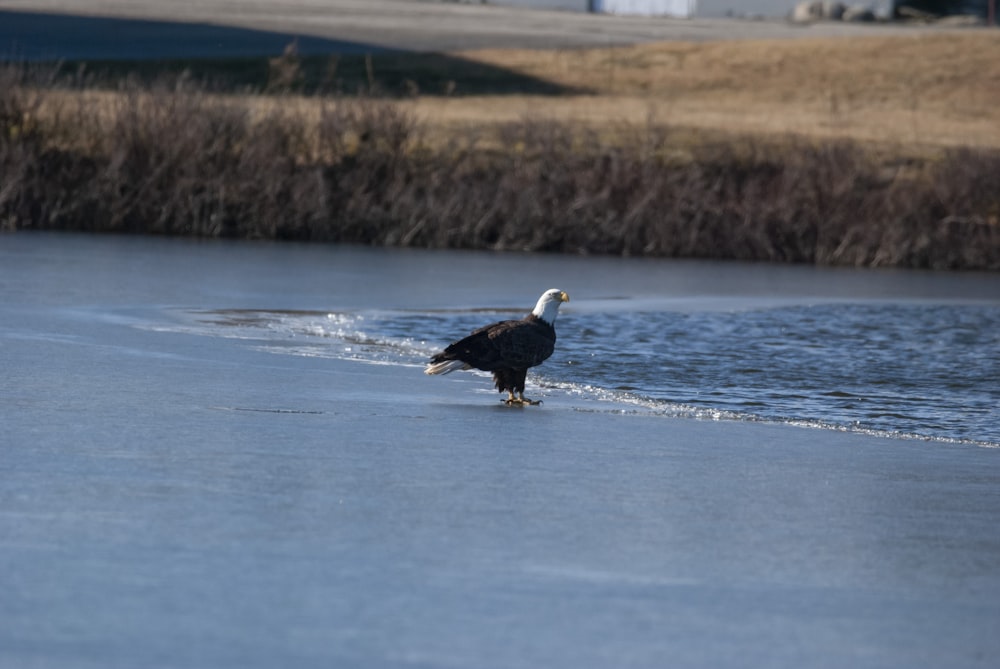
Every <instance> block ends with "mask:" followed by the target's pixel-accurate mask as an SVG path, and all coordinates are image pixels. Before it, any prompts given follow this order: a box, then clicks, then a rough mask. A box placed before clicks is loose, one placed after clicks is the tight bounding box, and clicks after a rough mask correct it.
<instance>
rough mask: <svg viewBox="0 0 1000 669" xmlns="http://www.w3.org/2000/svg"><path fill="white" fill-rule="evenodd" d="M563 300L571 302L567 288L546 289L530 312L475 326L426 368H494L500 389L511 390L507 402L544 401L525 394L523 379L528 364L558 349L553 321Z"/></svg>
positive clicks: (447, 370) (436, 371) (431, 370)
mask: <svg viewBox="0 0 1000 669" xmlns="http://www.w3.org/2000/svg"><path fill="white" fill-rule="evenodd" d="M563 302H569V295H567V294H566V292H565V291H562V290H559V289H558V288H553V289H551V290H547V291H545V292H544V293H542V296H541V297H540V298H538V304H536V305H535V308H534V309H533V310H532V311H531V313H530V314H528V315H527V316H525V317H524V318H522V319H521V320H511V321H500V322H499V323H493V324H492V325H487V326H486V327H482V328H479V329H478V330H473V332H472V334H470V335H469V336H468V337H466V338H464V339H460V340H459V341H456V342H455V343H453V344H451V345H449V346H448V348H446V349H445V350H444V351H442V352H441V353H438V354H437V355H435V356H434V357H433V358H431V361H430V364H428V365H427V369H425V370H424V372H425V373H426V374H448V373H450V372H454V371H455V370H456V369H472V368H476V369H481V370H483V371H484V372H493V382H494V383H495V384H496V387H497V390H498V391H500V392H501V393H502V392H504V391H506V392H507V394H508V396H507V399H506V400H504V402H505V403H506V404H507V405H508V406H525V405H532V404H541V402H540V401H535V400H530V399H528V398H526V397H525V396H524V380H525V377H526V376H527V374H528V368H529V367H534V366H536V365H540V364H542V363H543V362H544V361H545V360H546V359H547V358H548V357H549V356H550V355H552V351H553V350H555V346H556V329H555V327H554V325H555V322H556V315H557V314H558V313H559V305H560V304H562V303H563ZM515 394H516V395H517V396H516V397H515Z"/></svg>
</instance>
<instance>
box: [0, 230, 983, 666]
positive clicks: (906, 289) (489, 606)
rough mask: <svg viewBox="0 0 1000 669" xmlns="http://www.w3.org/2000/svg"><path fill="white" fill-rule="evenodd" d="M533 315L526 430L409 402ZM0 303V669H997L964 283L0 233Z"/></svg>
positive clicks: (978, 292)
mask: <svg viewBox="0 0 1000 669" xmlns="http://www.w3.org/2000/svg"><path fill="white" fill-rule="evenodd" d="M549 287H560V288H563V289H565V290H567V291H568V292H569V293H570V294H571V296H572V302H571V303H569V304H568V305H564V310H563V313H562V314H561V315H560V317H559V321H558V322H557V329H558V331H559V343H558V346H557V350H556V353H555V355H554V356H553V357H552V359H551V360H549V361H548V362H547V363H546V364H545V365H543V366H542V367H541V368H540V369H539V370H538V373H537V374H534V375H532V376H531V377H530V379H529V388H528V390H529V394H531V395H534V396H537V397H540V398H542V399H543V400H544V404H543V405H542V406H540V407H531V408H527V409H523V410H516V409H508V408H506V407H503V406H502V405H501V404H500V403H499V402H498V396H497V394H496V393H495V392H494V391H493V390H492V388H491V384H490V381H489V379H488V378H484V377H483V376H478V375H474V374H469V373H463V374H452V375H450V376H448V377H444V378H441V377H427V376H425V375H424V374H423V373H422V366H423V363H424V361H425V360H426V357H427V356H428V355H429V353H430V352H432V351H434V350H436V349H438V348H439V347H441V346H443V345H445V344H446V343H448V341H450V339H452V338H454V337H457V336H459V335H461V334H463V333H464V332H466V331H467V330H469V329H471V328H473V327H475V326H478V325H480V324H482V323H483V322H485V321H489V320H492V319H495V318H501V317H509V316H511V315H513V314H518V313H522V312H523V311H524V310H526V309H527V308H529V307H530V306H531V304H532V303H533V302H534V300H535V299H536V298H537V296H538V294H540V293H541V291H542V290H543V289H545V288H549ZM0 293H2V295H3V300H2V301H0V368H2V370H3V376H2V377H0V407H2V408H0V422H2V426H3V430H2V431H0V587H2V590H3V599H2V604H0V666H11V667H22V666H30V667H53V668H56V667H58V668H59V669H66V668H77V667H102V668H104V667H136V666H142V667H176V666H185V667H206V668H208V667H211V668H213V669H217V668H219V667H240V669H246V668H248V667H261V668H263V667H274V666H296V667H330V666H352V667H497V668H498V669H499V668H500V667H503V668H510V667H538V666H545V667H573V668H574V669H577V668H588V667H594V668H595V669H596V668H598V667H607V666H632V667H650V668H653V667H663V666H675V665H676V666H692V667H694V666H698V667H702V666H703V667H713V668H715V667H744V666H771V667H789V668H791V667H796V668H797V667H802V666H809V667H843V666H852V667H884V666H907V667H927V668H928V669H930V668H932V667H934V668H936V667H941V666H948V667H993V666H995V665H996V663H997V660H998V659H1000V640H998V638H997V635H996V629H997V626H998V624H1000V535H998V533H997V529H996V528H997V527H1000V459H998V455H1000V449H998V448H993V447H991V446H994V445H995V444H996V443H997V441H998V439H997V424H996V423H997V418H996V414H997V411H996V410H997V405H996V404H997V388H996V384H995V381H994V379H995V378H997V373H996V365H997V356H996V343H997V339H996V332H997V331H998V330H997V318H998V317H997V310H998V308H1000V307H998V304H997V303H998V296H1000V278H998V277H996V276H992V275H975V274H969V275H953V274H929V273H911V272H879V271H852V270H826V269H815V268H806V267H775V266H765V265H741V264H714V263H697V262H660V261H641V260H622V259H594V258H564V257H552V256H518V255H494V254H481V253H448V252H415V251H392V250H377V249H360V248H338V247H327V246H302V245H292V244H288V245H280V244H270V243H266V244H254V243H229V242H196V241H191V240H165V239H149V238H118V237H108V236H94V237H88V236H80V235H54V234H53V235H50V234H41V235H33V234H21V233H18V234H14V235H6V236H0ZM887 437H888V438H887ZM900 437H905V438H900Z"/></svg>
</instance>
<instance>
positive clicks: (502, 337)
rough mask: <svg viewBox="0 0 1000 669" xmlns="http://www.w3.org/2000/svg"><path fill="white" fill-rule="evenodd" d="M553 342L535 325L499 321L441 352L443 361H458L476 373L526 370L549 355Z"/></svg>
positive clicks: (524, 322) (550, 337)
mask: <svg viewBox="0 0 1000 669" xmlns="http://www.w3.org/2000/svg"><path fill="white" fill-rule="evenodd" d="M554 349H555V339H554V338H553V337H552V336H551V335H548V334H547V333H546V332H545V330H544V329H543V328H542V327H541V326H539V325H538V324H536V323H531V322H528V321H500V322H499V323H493V324H492V325H487V326H486V327H482V328H479V329H478V330H474V331H473V332H472V334H470V335H469V336H468V337H466V338H464V339H461V340H459V341H457V342H455V343H454V344H451V345H450V346H449V347H448V348H446V349H445V350H444V354H443V356H440V357H441V358H443V359H450V360H454V359H458V360H461V361H462V362H465V363H467V364H469V365H472V366H473V367H475V368H477V369H481V370H484V371H488V372H490V371H493V370H496V369H501V368H513V369H526V368H528V367H534V366H535V365H538V364H541V363H542V361H543V360H545V359H546V358H548V357H549V356H550V355H552V351H553V350H554Z"/></svg>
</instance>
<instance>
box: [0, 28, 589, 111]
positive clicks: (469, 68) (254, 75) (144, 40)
mask: <svg viewBox="0 0 1000 669" xmlns="http://www.w3.org/2000/svg"><path fill="white" fill-rule="evenodd" d="M3 60H8V61H12V62H25V61H26V62H33V63H59V64H60V71H61V72H63V73H68V74H71V75H73V76H79V75H80V74H81V73H82V74H84V75H86V76H87V78H88V81H89V83H90V84H91V85H97V86H104V87H112V88H113V87H116V86H117V85H118V84H119V83H120V82H121V81H124V80H127V79H134V78H136V77H138V78H139V80H141V81H145V82H149V81H155V80H158V79H161V78H162V77H163V75H178V76H180V75H183V76H184V77H185V78H189V79H191V80H194V81H195V82H198V83H199V84H201V85H202V86H205V87H207V88H211V89H212V90H216V91H241V92H245V91H276V90H280V91H283V92H284V91H289V90H292V91H296V92H302V93H346V94H355V93H359V92H363V93H365V94H368V95H371V94H375V95H384V96H406V95H416V94H423V95H478V94H486V93H489V94H515V93H529V94H539V95H562V94H571V93H579V92H581V91H580V90H577V89H570V88H567V87H564V86H560V85H557V84H554V83H551V82H548V81H545V80H542V79H538V78H536V77H532V76H529V75H525V74H522V73H519V72H515V71H513V70H509V69H506V68H501V67H496V66H493V65H486V64H483V63H477V62H473V61H470V60H467V59H464V58H461V57H457V56H453V55H448V54H442V53H419V52H411V51H402V50H393V49H389V48H386V47H384V46H381V45H376V44H368V43H364V42H352V41H347V40H338V39H326V38H321V37H312V36H308V35H296V34H292V33H287V32H271V31H263V30H252V29H247V28H236V27H231V26H217V25H209V24H202V23H179V22H171V21H147V20H137V19H120V18H105V17H86V16H70V15H56V14H44V13H38V12H10V11H0V61H3Z"/></svg>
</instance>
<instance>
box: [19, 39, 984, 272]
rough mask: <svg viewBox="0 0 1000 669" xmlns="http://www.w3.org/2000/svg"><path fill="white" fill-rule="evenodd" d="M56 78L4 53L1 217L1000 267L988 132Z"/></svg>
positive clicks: (521, 246)
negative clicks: (950, 138) (830, 132)
mask: <svg viewBox="0 0 1000 669" xmlns="http://www.w3.org/2000/svg"><path fill="white" fill-rule="evenodd" d="M650 48H651V47H650ZM661 48H666V47H661ZM587 57H596V55H593V54H589V55H588V56H587ZM294 74H295V73H294V72H293V75H294ZM536 74H537V73H536ZM366 76H368V77H371V72H370V71H369V73H368V74H367V75H366ZM533 76H534V75H533ZM616 76H618V75H616ZM294 80H295V78H294V77H293V78H292V79H291V81H294ZM565 83H566V84H567V85H573V86H576V85H578V84H579V82H565ZM51 84H52V82H51V81H40V80H39V78H38V76H37V73H32V72H29V71H27V70H25V69H24V68H19V67H8V68H6V69H3V70H0V227H2V228H6V229H69V230H88V231H107V232H130V233H152V234H164V235H181V234H183V235H199V236H208V237H242V238H265V239H293V240H309V241H328V242H352V243H362V244H380V245H382V244H384V245H400V246H418V247H434V248H468V249H497V250H527V251H543V252H568V253H595V254H621V255H645V256H664V257H700V258H728V259H745V260H769V261H785V262H802V263H817V264H830V265H855V266H892V267H914V268H935V269H987V270H1000V188H997V185H996V184H997V183H998V182H1000V152H998V151H997V150H996V149H991V148H988V147H987V148H970V147H964V146H960V145H954V146H944V147H942V146H940V145H937V146H933V147H932V148H927V146H924V145H921V147H920V149H919V150H907V151H900V150H896V149H898V146H897V145H889V146H887V145H884V144H870V143H869V144H862V143H860V142H859V141H857V140H856V139H851V138H849V137H847V138H837V137H834V138H830V137H824V138H822V139H818V138H817V137H816V136H810V135H808V134H787V133H781V134H774V133H761V132H755V133H748V132H736V131H733V130H727V131H725V132H708V133H705V132H701V133H699V132H692V131H691V129H690V127H689V126H677V125H666V124H663V123H660V122H659V121H658V120H657V118H656V115H653V114H650V115H647V118H646V119H645V120H633V121H629V122H618V121H613V120H611V119H605V120H606V121H607V122H605V123H600V124H591V123H583V122H572V123H571V122H566V121H565V120H564V119H558V118H553V117H551V116H544V115H543V116H542V117H541V119H540V120H530V119H528V118H526V117H524V116H522V117H519V118H515V119H504V118H502V117H498V118H494V119H492V120H491V121H490V122H489V123H486V124H476V123H472V122H469V121H467V120H460V119H455V118H451V119H448V120H447V121H442V120H440V119H438V120H437V121H434V120H431V119H428V118H427V116H426V115H425V113H426V107H424V108H422V107H420V106H414V103H413V101H412V100H411V101H407V100H402V101H401V100H385V99H374V98H372V97H366V96H360V97H359V96H350V97H347V96H342V95H341V96H330V97H319V96H316V97H301V96H296V95H293V94H292V93H290V92H287V91H285V92H281V93H277V94H275V95H271V96H269V97H266V98H262V97H259V96H246V95H233V94H220V93H217V92H216V93H210V92H207V91H206V89H205V88H204V87H203V86H202V85H200V84H199V85H196V84H194V83H192V81H191V80H190V79H189V78H187V77H185V76H180V77H173V78H169V79H168V78H161V79H158V80H156V81H155V82H154V83H152V84H150V83H138V82H137V81H135V80H126V82H125V83H119V84H118V85H117V88H116V89H115V90H114V91H113V92H103V93H102V92H93V91H85V90H84V87H81V86H77V87H70V88H69V89H67V87H66V84H65V82H62V83H61V84H60V86H53V85H51ZM619 84H620V79H619ZM616 85H618V84H616ZM734 85H735V84H733V83H732V82H730V83H728V84H726V86H727V87H731V86H734ZM844 85H845V86H846V83H845V84H844ZM596 95H598V96H599V97H600V96H601V95H604V94H601V93H600V92H599V91H598V92H597V93H596ZM851 95H853V93H852V94H851ZM545 99H550V98H545ZM552 99H555V100H558V98H552ZM602 99H604V100H605V101H607V100H612V99H613V98H609V97H607V96H606V95H605V97H604V98H602ZM720 99H722V98H720ZM422 102H426V104H447V105H451V104H453V103H456V102H460V101H456V100H454V99H449V100H445V101H442V102H439V103H435V102H434V101H426V100H422ZM422 110H423V111H422Z"/></svg>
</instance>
